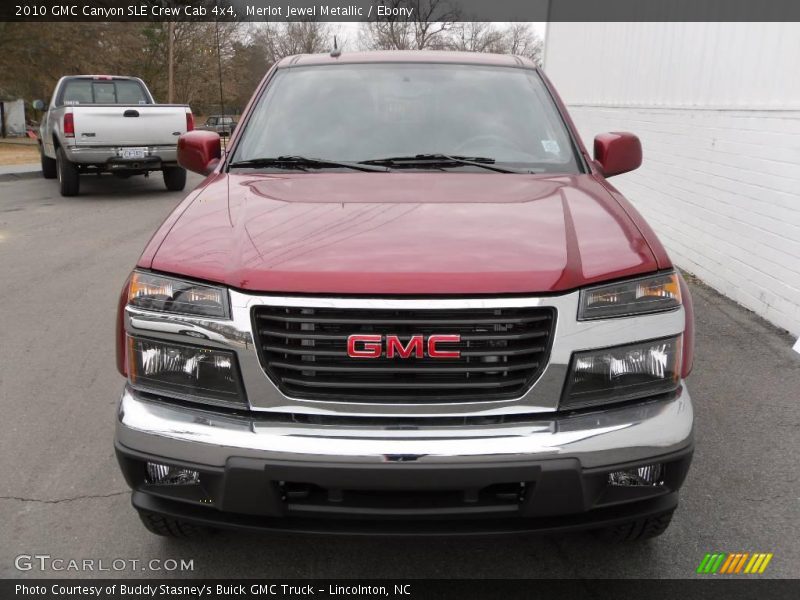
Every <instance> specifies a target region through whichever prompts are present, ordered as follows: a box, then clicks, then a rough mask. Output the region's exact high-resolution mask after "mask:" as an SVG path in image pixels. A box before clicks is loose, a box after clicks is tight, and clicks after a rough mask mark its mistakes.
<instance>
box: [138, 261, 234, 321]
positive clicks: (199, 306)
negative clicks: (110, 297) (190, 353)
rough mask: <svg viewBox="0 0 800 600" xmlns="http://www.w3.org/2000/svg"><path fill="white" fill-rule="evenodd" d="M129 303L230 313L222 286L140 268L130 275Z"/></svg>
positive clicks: (198, 312)
mask: <svg viewBox="0 0 800 600" xmlns="http://www.w3.org/2000/svg"><path fill="white" fill-rule="evenodd" d="M128 304H129V305H130V306H135V307H137V308H146V309H148V310H158V311H163V312H171V313H181V314H186V315H202V316H206V317H217V318H220V319H225V318H228V315H229V311H228V292H227V291H226V290H225V288H221V287H213V286H210V285H203V284H200V283H194V282H193V281H185V280H183V279H175V278H173V277H164V276H163V275H156V274H153V273H141V272H139V271H134V273H133V275H132V276H131V285H130V288H129V290H128Z"/></svg>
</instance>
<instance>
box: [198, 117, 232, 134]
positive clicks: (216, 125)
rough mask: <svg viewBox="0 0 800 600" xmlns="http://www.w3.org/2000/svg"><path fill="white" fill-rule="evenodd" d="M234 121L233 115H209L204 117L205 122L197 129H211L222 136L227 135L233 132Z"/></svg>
mask: <svg viewBox="0 0 800 600" xmlns="http://www.w3.org/2000/svg"><path fill="white" fill-rule="evenodd" d="M236 124H237V123H236V121H235V120H234V118H233V117H228V116H225V115H211V116H210V117H208V118H207V119H206V122H205V123H204V124H203V125H202V126H200V127H198V129H202V130H204V131H213V132H214V133H218V134H220V135H221V136H223V137H227V136H229V135H231V134H232V133H233V130H234V129H236Z"/></svg>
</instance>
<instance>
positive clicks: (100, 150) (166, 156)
mask: <svg viewBox="0 0 800 600" xmlns="http://www.w3.org/2000/svg"><path fill="white" fill-rule="evenodd" d="M118 149H119V146H64V152H65V153H66V155H67V158H68V159H69V161H70V162H74V163H79V164H88V165H104V164H106V163H107V162H109V161H112V162H116V163H117V164H122V163H125V162H131V163H137V162H138V163H147V162H153V161H160V162H162V163H175V162H177V161H178V147H177V146H147V149H148V154H147V156H146V157H145V158H143V159H131V160H123V159H122V158H121V157H120V156H119V154H118V153H117V150H118Z"/></svg>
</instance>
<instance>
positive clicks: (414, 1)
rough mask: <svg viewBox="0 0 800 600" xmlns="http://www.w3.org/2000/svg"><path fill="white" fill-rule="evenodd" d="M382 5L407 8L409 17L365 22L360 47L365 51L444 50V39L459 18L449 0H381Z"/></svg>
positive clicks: (392, 7)
mask: <svg viewBox="0 0 800 600" xmlns="http://www.w3.org/2000/svg"><path fill="white" fill-rule="evenodd" d="M382 4H383V5H385V6H387V7H388V8H390V9H397V8H408V9H411V11H410V13H411V14H410V15H409V16H397V17H394V16H392V17H387V18H386V19H383V20H375V21H372V22H370V23H366V24H365V25H364V26H363V27H362V30H361V37H360V44H361V46H363V47H364V48H366V49H368V50H425V49H430V48H433V49H439V48H445V47H446V46H447V43H446V39H445V38H446V37H447V34H448V32H449V31H450V30H451V29H452V28H453V26H454V24H455V23H456V21H458V17H459V12H458V10H457V9H456V8H455V7H454V6H453V5H452V4H451V3H450V2H449V0H383V2H382Z"/></svg>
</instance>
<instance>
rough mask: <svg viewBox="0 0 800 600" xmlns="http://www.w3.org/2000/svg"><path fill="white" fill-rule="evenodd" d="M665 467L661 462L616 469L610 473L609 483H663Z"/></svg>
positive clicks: (632, 484) (627, 484) (634, 484)
mask: <svg viewBox="0 0 800 600" xmlns="http://www.w3.org/2000/svg"><path fill="white" fill-rule="evenodd" d="M663 472H664V469H663V468H662V466H661V465H660V464H656V465H646V466H644V467H638V468H636V469H625V470H624V471H614V472H612V473H609V474H608V485H619V486H626V487H631V486H644V485H653V486H655V485H661V484H663V483H664V479H663V477H662V476H661V475H662V473H663Z"/></svg>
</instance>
